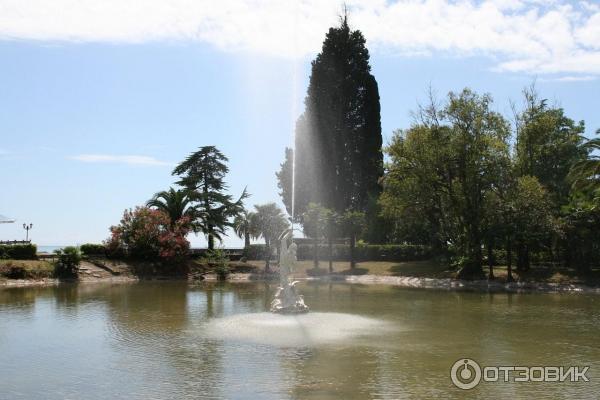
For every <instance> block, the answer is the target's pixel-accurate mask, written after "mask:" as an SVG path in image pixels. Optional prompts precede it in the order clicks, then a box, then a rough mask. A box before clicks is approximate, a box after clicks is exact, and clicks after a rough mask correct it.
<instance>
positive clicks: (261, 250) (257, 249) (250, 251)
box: [244, 244, 267, 260]
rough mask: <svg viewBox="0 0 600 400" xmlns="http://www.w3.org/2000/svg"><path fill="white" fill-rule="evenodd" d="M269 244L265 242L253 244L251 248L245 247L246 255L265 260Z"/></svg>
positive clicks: (253, 258)
mask: <svg viewBox="0 0 600 400" xmlns="http://www.w3.org/2000/svg"><path fill="white" fill-rule="evenodd" d="M266 250H267V246H265V245H264V244H252V245H250V247H249V248H247V249H244V257H246V258H247V259H248V260H264V259H265V251H266Z"/></svg>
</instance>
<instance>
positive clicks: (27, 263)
mask: <svg viewBox="0 0 600 400" xmlns="http://www.w3.org/2000/svg"><path fill="white" fill-rule="evenodd" d="M0 276H1V277H3V278H13V279H42V278H52V277H53V276H54V264H52V263H51V262H49V261H43V260H0Z"/></svg>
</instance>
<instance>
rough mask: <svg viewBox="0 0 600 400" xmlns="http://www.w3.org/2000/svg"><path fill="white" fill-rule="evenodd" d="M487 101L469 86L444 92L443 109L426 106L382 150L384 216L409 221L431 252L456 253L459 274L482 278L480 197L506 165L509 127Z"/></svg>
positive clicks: (493, 185) (498, 179) (482, 205)
mask: <svg viewBox="0 0 600 400" xmlns="http://www.w3.org/2000/svg"><path fill="white" fill-rule="evenodd" d="M491 103H492V99H491V97H490V96H489V95H478V94H476V93H474V92H472V91H471V90H469V89H465V90H463V91H462V92H460V93H452V92H451V93H450V94H449V95H448V99H447V101H446V103H445V104H444V105H443V107H441V108H439V107H438V106H437V105H436V104H432V105H430V106H429V107H427V108H426V109H424V110H422V111H424V112H423V117H422V118H420V119H421V120H420V121H417V123H415V124H414V125H413V126H412V127H411V128H410V129H408V130H407V131H406V132H402V131H400V132H398V133H396V137H395V138H394V139H393V142H392V145H391V146H390V148H389V149H388V151H389V153H390V156H391V162H390V164H389V166H388V168H389V171H390V172H389V174H388V175H387V176H386V178H385V179H384V188H385V191H384V194H383V196H382V201H381V204H382V207H383V211H384V213H386V214H387V215H401V216H402V215H404V216H408V217H409V220H410V222H411V223H413V224H415V225H417V226H420V227H421V228H420V231H421V232H423V233H424V234H425V236H427V235H431V237H432V243H433V244H434V245H436V243H437V247H438V248H443V247H445V246H447V245H450V246H451V247H452V248H453V249H455V251H456V253H457V254H458V255H460V256H461V258H460V260H461V264H462V269H461V271H460V274H459V276H461V277H470V276H479V275H482V273H483V270H482V261H483V254H482V244H483V242H484V239H485V231H484V218H485V206H486V205H485V198H486V194H487V192H489V191H490V190H493V189H494V188H496V187H497V186H498V185H499V183H500V182H501V181H502V179H503V177H504V176H505V175H506V171H505V170H506V169H507V167H508V165H509V151H508V150H509V146H508V138H509V134H510V130H509V127H508V123H507V121H506V120H505V119H504V118H503V117H502V116H501V115H500V114H498V113H496V112H494V111H492V110H491ZM415 215H416V217H415ZM421 216H423V217H421ZM419 220H420V221H419Z"/></svg>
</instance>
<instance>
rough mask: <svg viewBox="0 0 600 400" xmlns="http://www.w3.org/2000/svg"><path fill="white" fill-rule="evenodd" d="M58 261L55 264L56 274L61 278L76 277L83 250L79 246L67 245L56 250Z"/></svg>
mask: <svg viewBox="0 0 600 400" xmlns="http://www.w3.org/2000/svg"><path fill="white" fill-rule="evenodd" d="M55 253H56V255H57V256H58V261H57V262H56V266H55V273H56V276H58V277H61V278H75V277H77V272H78V271H79V263H80V262H81V252H80V251H79V249H78V248H77V247H74V246H67V247H65V248H64V249H62V250H55Z"/></svg>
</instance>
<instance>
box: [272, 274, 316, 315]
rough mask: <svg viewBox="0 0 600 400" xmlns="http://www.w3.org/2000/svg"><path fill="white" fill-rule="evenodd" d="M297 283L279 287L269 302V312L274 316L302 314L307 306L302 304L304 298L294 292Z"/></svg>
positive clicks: (306, 309) (306, 310)
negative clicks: (274, 314)
mask: <svg viewBox="0 0 600 400" xmlns="http://www.w3.org/2000/svg"><path fill="white" fill-rule="evenodd" d="M297 283H298V281H294V282H291V283H286V284H285V285H284V286H280V287H279V288H278V289H277V293H275V298H274V299H273V301H272V302H271V312H273V313H276V314H304V313H307V312H308V306H307V305H306V304H304V297H303V296H302V295H300V294H298V292H296V284H297Z"/></svg>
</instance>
